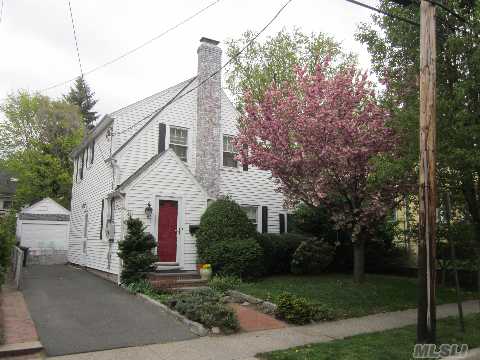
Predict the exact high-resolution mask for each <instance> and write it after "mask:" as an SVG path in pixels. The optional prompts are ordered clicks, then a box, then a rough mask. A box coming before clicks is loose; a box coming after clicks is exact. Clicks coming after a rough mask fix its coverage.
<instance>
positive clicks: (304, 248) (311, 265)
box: [291, 239, 335, 275]
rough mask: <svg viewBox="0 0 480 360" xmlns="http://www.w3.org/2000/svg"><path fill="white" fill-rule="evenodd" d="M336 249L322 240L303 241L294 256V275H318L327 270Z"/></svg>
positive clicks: (292, 267) (292, 268)
mask: <svg viewBox="0 0 480 360" xmlns="http://www.w3.org/2000/svg"><path fill="white" fill-rule="evenodd" d="M334 255H335V247H334V246H333V245H330V244H329V243H327V242H326V241H323V240H320V239H309V240H306V241H302V243H301V244H300V246H299V247H298V248H297V250H296V251H295V253H294V254H293V258H292V262H291V271H292V273H293V274H297V275H300V274H317V273H320V272H322V271H323V270H325V269H326V268H327V267H328V266H329V265H330V264H331V263H332V261H333V257H334Z"/></svg>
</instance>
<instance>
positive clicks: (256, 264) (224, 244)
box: [203, 239, 264, 278]
mask: <svg viewBox="0 0 480 360" xmlns="http://www.w3.org/2000/svg"><path fill="white" fill-rule="evenodd" d="M203 260H205V262H208V263H209V264H211V265H212V268H213V271H214V272H216V273H218V274H220V275H233V276H238V277H240V278H256V277H259V276H262V275H263V273H264V266H263V251H262V248H261V247H260V245H259V244H258V242H257V240H255V239H246V240H238V239H229V240H224V241H217V242H215V243H212V244H210V246H209V247H208V248H207V249H206V251H205V253H204V255H203Z"/></svg>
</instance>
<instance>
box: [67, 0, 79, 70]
mask: <svg viewBox="0 0 480 360" xmlns="http://www.w3.org/2000/svg"><path fill="white" fill-rule="evenodd" d="M68 9H69V10H70V20H71V21H72V30H73V38H74V39H75V48H76V49H77V59H78V66H79V67H80V76H81V77H82V79H83V68H82V61H81V60H80V50H79V49H78V39H77V31H76V29H75V21H74V20H73V13H72V5H71V4H70V0H68Z"/></svg>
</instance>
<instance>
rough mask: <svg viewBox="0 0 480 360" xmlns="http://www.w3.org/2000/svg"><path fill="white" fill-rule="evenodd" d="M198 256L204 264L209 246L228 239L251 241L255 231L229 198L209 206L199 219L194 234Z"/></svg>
mask: <svg viewBox="0 0 480 360" xmlns="http://www.w3.org/2000/svg"><path fill="white" fill-rule="evenodd" d="M195 236H196V240H197V251H198V255H199V256H200V258H201V259H202V260H203V261H204V262H209V261H208V259H207V258H206V257H205V255H206V253H207V250H208V248H209V247H210V245H213V244H215V243H217V242H221V241H225V240H229V239H232V240H233V239H240V240H245V239H251V238H255V237H256V236H257V231H256V229H255V226H254V225H253V224H252V222H251V221H250V220H249V219H248V217H247V215H246V214H245V212H244V211H243V210H242V208H241V207H240V205H238V204H237V203H236V202H235V201H233V200H232V199H230V198H229V197H224V198H220V199H218V200H216V201H215V202H213V203H212V204H210V205H209V206H208V207H207V209H206V210H205V212H204V213H203V215H202V217H201V219H200V227H199V229H198V231H197V233H196V234H195Z"/></svg>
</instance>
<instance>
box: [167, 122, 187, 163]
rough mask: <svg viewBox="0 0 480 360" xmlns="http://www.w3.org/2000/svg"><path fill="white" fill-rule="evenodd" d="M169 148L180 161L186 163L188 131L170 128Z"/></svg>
mask: <svg viewBox="0 0 480 360" xmlns="http://www.w3.org/2000/svg"><path fill="white" fill-rule="evenodd" d="M170 148H172V149H173V151H175V154H177V156H178V157H179V158H180V159H181V160H182V161H185V162H186V161H187V151H188V130H187V129H185V128H180V127H174V126H170Z"/></svg>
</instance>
